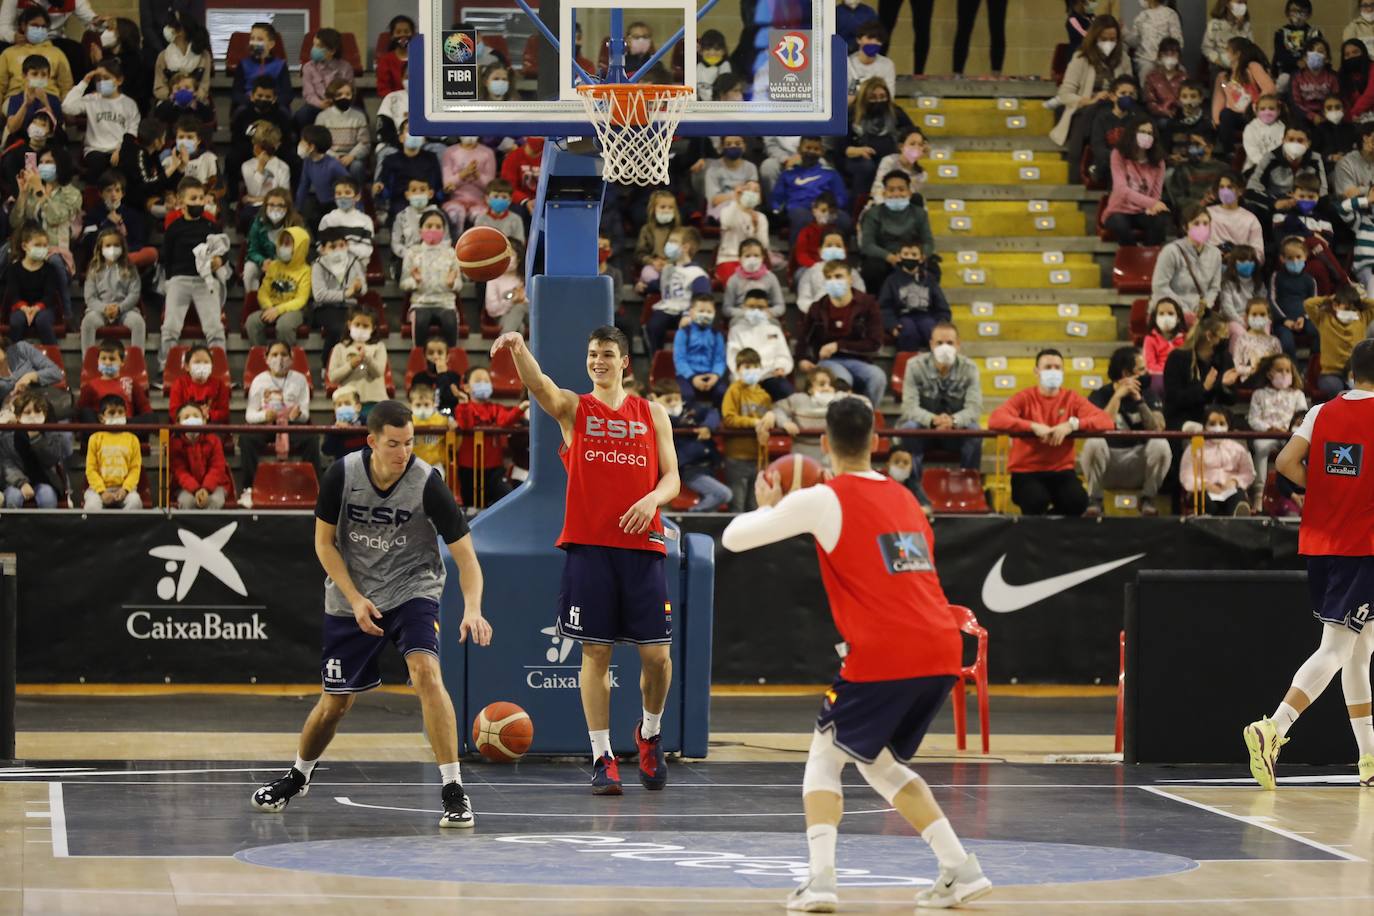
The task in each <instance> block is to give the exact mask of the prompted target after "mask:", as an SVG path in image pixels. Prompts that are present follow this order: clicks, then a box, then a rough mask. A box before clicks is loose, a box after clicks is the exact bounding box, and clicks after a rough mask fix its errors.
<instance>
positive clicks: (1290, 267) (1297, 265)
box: [1283, 258, 1307, 274]
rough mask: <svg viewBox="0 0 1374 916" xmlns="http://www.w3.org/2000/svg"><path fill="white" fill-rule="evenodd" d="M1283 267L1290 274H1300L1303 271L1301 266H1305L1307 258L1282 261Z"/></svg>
mask: <svg viewBox="0 0 1374 916" xmlns="http://www.w3.org/2000/svg"><path fill="white" fill-rule="evenodd" d="M1283 267H1284V270H1287V271H1288V272H1289V273H1290V274H1300V273H1302V272H1303V268H1305V267H1307V259H1306V258H1302V259H1300V260H1297V261H1284V262H1283Z"/></svg>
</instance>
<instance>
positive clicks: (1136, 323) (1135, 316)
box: [1131, 299, 1150, 347]
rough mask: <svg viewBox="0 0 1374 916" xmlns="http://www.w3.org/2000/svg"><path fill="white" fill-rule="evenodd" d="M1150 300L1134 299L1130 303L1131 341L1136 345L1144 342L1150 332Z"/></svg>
mask: <svg viewBox="0 0 1374 916" xmlns="http://www.w3.org/2000/svg"><path fill="white" fill-rule="evenodd" d="M1149 321H1150V300H1149V299H1136V300H1134V301H1133V302H1132V303H1131V342H1132V343H1134V344H1135V345H1136V346H1137V347H1138V346H1140V345H1141V344H1142V343H1144V342H1145V335H1146V334H1148V333H1150V325H1149Z"/></svg>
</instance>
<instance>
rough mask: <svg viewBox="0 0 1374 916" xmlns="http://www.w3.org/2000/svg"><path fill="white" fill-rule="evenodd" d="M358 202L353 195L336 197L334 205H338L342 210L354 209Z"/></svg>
mask: <svg viewBox="0 0 1374 916" xmlns="http://www.w3.org/2000/svg"><path fill="white" fill-rule="evenodd" d="M357 203H358V201H357V200H355V199H354V198H352V197H336V198H334V206H336V207H338V208H339V209H340V210H352V209H353V207H354V206H355V205H356V204H357Z"/></svg>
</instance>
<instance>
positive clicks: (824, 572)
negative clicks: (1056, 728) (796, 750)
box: [721, 398, 992, 913]
mask: <svg viewBox="0 0 1374 916" xmlns="http://www.w3.org/2000/svg"><path fill="white" fill-rule="evenodd" d="M876 447H877V437H876V435H875V433H874V429H873V410H872V408H871V407H869V406H868V403H867V402H866V401H864V400H862V399H860V398H845V399H844V400H840V401H832V402H831V404H830V407H829V408H828V409H827V410H826V416H825V435H824V436H822V437H821V448H822V449H823V450H824V451H825V452H826V454H828V455H829V456H830V461H831V467H832V469H833V470H834V473H835V477H834V478H833V479H831V480H829V481H827V482H825V483H823V484H820V485H817V486H814V487H809V488H807V489H804V490H797V491H795V492H792V493H789V494H788V495H787V496H786V497H785V498H784V497H783V495H782V490H781V489H780V487H779V485H778V481H777V479H776V475H775V474H771V473H768V472H765V473H764V474H760V475H759V477H758V479H757V481H756V482H755V486H754V493H755V495H756V496H757V498H758V504H759V508H758V509H757V510H755V511H754V512H750V513H748V514H746V515H741V516H739V517H738V518H736V519H735V520H734V521H732V522H731V523H730V525H729V526H728V527H727V528H726V529H725V533H724V535H723V536H722V538H721V542H722V544H723V545H724V546H725V549H726V550H732V551H739V550H749V549H752V548H755V547H760V546H762V545H764V544H772V543H775V542H777V541H783V540H786V539H787V538H790V537H794V536H796V535H799V534H810V535H811V536H812V537H814V538H815V539H816V553H817V555H818V556H819V558H820V565H821V578H822V581H823V582H824V583H825V593H826V596H827V598H828V599H829V601H830V612H831V614H832V615H833V617H834V619H835V627H836V629H838V630H839V632H840V635H841V636H842V637H843V638H844V644H843V646H842V648H841V656H842V658H843V662H842V663H841V666H840V675H839V677H838V678H837V679H836V681H835V683H834V685H833V686H832V687H831V688H830V689H829V690H828V691H826V694H825V701H824V704H823V705H822V707H821V714H820V717H819V718H818V719H817V721H816V730H815V733H814V734H813V735H812V736H811V751H810V753H809V754H808V755H807V758H806V770H805V773H804V775H803V777H802V793H803V794H802V804H803V806H804V808H805V810H806V841H807V846H808V847H809V849H810V875H809V877H808V880H807V882H806V883H805V884H803V885H802V886H801V887H799V888H797V889H796V890H795V891H793V892H792V895H791V896H790V897H789V898H788V900H787V908H788V909H789V910H800V911H803V912H808V913H830V912H834V910H835V908H836V906H837V905H838V902H839V897H838V893H837V890H836V879H835V843H836V839H837V828H838V827H839V823H840V816H841V814H842V813H843V808H844V794H843V791H842V789H841V781H840V777H841V775H842V773H843V771H844V767H845V764H846V763H849V762H854V763H856V764H858V767H859V772H860V774H862V775H863V777H864V779H865V780H866V781H867V782H868V784H869V785H870V786H872V787H873V789H874V791H876V792H877V793H878V794H879V795H881V796H882V797H883V798H885V799H887V801H888V803H889V804H891V805H892V806H893V807H895V808H896V809H897V811H898V812H899V813H900V814H901V815H902V817H904V818H905V819H906V821H907V823H909V824H911V826H912V827H914V828H915V829H916V830H917V831H918V832H919V833H920V834H921V838H922V839H924V840H925V841H926V842H927V843H929V844H930V847H931V849H932V851H933V852H934V853H935V857H936V858H937V859H938V860H939V862H940V877H939V878H938V879H937V880H936V882H935V884H934V885H933V886H932V887H931V888H929V889H927V890H925V891H922V892H921V893H920V894H918V895H917V896H916V903H917V905H918V906H923V907H934V908H946V907H953V906H958V905H959V904H961V903H966V902H968V901H970V900H974V899H976V898H978V897H981V896H983V895H984V894H986V893H987V892H988V891H989V890H990V889H991V888H992V882H990V881H989V880H988V879H987V878H986V877H985V876H984V875H983V870H982V869H981V868H980V867H979V865H978V860H977V858H975V857H974V856H973V854H972V853H968V852H966V851H965V850H964V847H963V845H962V844H961V843H960V842H959V838H958V837H957V836H955V834H954V829H953V828H952V827H951V826H950V823H949V821H948V820H947V819H946V818H945V815H944V812H943V811H941V810H940V806H939V804H938V803H937V802H936V801H935V798H934V796H932V795H931V793H930V788H929V786H927V785H926V783H925V780H923V779H922V778H921V777H920V776H918V775H916V773H914V772H912V770H911V769H909V768H908V767H906V766H905V765H904V763H905V762H906V761H909V760H911V758H913V757H914V756H916V749H917V748H918V747H919V746H920V744H921V739H922V738H923V737H925V733H926V729H928V728H929V727H930V723H931V721H932V720H934V718H935V715H936V713H937V712H939V710H940V707H941V706H942V705H944V702H945V697H946V696H948V695H949V691H950V688H951V687H952V686H953V685H954V681H955V675H956V674H957V673H958V671H959V667H960V635H959V626H958V624H957V623H956V621H955V618H954V615H953V614H952V613H951V612H950V609H949V602H948V601H947V600H946V598H945V593H944V589H942V588H941V587H940V578H939V576H938V575H937V574H936V572H935V553H934V543H935V535H934V532H933V531H932V530H931V527H930V523H929V522H928V521H927V520H926V516H925V513H924V512H922V511H921V508H920V506H919V505H918V504H917V502H916V497H915V496H913V495H912V494H911V491H910V490H908V489H907V488H906V487H904V486H902V485H901V484H899V483H897V482H895V481H893V480H890V479H888V478H887V477H884V476H883V475H881V474H878V473H875V472H874V470H873V466H872V463H871V460H870V457H869V456H870V455H871V454H872V451H873V449H874V448H876ZM957 699H958V701H960V702H962V699H963V698H962V696H961V697H959V698H957Z"/></svg>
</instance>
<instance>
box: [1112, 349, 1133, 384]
mask: <svg viewBox="0 0 1374 916" xmlns="http://www.w3.org/2000/svg"><path fill="white" fill-rule="evenodd" d="M1139 355H1140V350H1139V349H1138V348H1136V347H1117V348H1116V349H1115V350H1113V351H1112V355H1111V358H1110V359H1109V360H1107V378H1108V379H1109V380H1111V381H1113V382H1116V381H1120V380H1121V379H1123V378H1125V377H1126V373H1127V372H1130V371H1132V370H1134V369H1135V358H1136V357H1137V356H1139Z"/></svg>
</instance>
